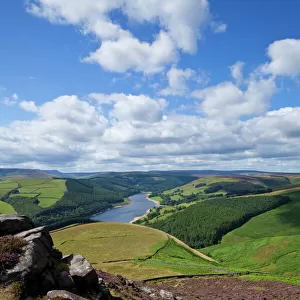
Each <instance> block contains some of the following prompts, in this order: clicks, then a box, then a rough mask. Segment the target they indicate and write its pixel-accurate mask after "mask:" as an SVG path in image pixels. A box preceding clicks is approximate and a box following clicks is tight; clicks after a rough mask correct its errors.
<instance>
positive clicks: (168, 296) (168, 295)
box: [159, 290, 175, 300]
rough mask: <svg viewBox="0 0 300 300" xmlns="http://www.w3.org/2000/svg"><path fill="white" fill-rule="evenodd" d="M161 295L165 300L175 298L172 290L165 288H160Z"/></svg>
mask: <svg viewBox="0 0 300 300" xmlns="http://www.w3.org/2000/svg"><path fill="white" fill-rule="evenodd" d="M159 295H160V297H161V298H162V299H165V300H174V299H175V298H174V296H173V294H172V293H171V292H168V291H165V290H160V291H159Z"/></svg>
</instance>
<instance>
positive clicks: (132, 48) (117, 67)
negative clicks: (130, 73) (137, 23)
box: [83, 32, 177, 73]
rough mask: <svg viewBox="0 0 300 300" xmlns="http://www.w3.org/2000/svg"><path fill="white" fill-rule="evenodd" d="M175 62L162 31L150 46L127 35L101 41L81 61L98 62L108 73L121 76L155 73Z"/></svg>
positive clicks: (169, 40)
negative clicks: (95, 49) (127, 72)
mask: <svg viewBox="0 0 300 300" xmlns="http://www.w3.org/2000/svg"><path fill="white" fill-rule="evenodd" d="M176 60H177V52H176V49H175V47H174V44H173V42H172V40H171V39H170V37H169V36H168V35H167V34H166V33H165V32H160V34H159V35H158V36H157V38H156V39H155V41H154V42H153V43H152V44H149V43H146V42H140V41H139V40H138V39H136V38H134V37H132V36H130V35H129V36H124V37H121V38H120V39H118V40H116V41H111V40H107V41H103V42H102V44H101V47H100V48H99V49H98V50H97V51H96V52H93V53H90V55H89V56H88V57H86V58H84V59H83V61H84V62H87V63H98V64H100V65H101V66H102V67H103V68H104V69H106V70H108V71H114V72H120V73H122V72H126V71H127V70H134V71H136V72H144V73H157V72H160V71H162V70H163V69H164V67H165V66H166V65H167V64H171V63H173V62H175V61H176Z"/></svg>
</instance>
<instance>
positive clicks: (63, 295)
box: [47, 290, 88, 300]
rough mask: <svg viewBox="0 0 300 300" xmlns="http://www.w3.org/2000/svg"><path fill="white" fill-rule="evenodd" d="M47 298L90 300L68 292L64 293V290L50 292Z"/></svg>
mask: <svg viewBox="0 0 300 300" xmlns="http://www.w3.org/2000/svg"><path fill="white" fill-rule="evenodd" d="M47 297H48V299H55V298H58V297H60V298H63V299H67V300H88V299H86V298H82V297H80V296H78V295H75V294H73V293H70V292H68V291H63V290H54V291H50V292H48V293H47Z"/></svg>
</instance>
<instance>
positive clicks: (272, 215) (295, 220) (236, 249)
mask: <svg viewBox="0 0 300 300" xmlns="http://www.w3.org/2000/svg"><path fill="white" fill-rule="evenodd" d="M288 195H289V197H290V199H291V200H292V201H291V202H290V203H288V204H285V205H283V206H281V207H279V208H277V209H274V210H271V211H269V212H266V213H264V214H262V215H259V216H257V217H254V218H252V219H251V220H250V221H249V222H247V223H246V224H245V225H243V226H242V227H240V228H238V229H236V230H234V231H232V232H230V233H228V234H227V235H225V236H224V237H223V239H222V242H221V244H219V245H215V246H211V247H208V248H205V249H202V250H201V251H203V252H204V253H205V254H207V255H209V256H211V257H213V258H214V259H216V260H218V261H220V262H222V264H223V265H224V266H227V265H228V266H229V265H233V264H234V265H236V266H237V267H241V268H248V269H251V270H259V271H264V272H270V273H271V274H276V275H284V276H299V275H300V235H299V232H300V218H299V216H300V192H293V193H290V194H288Z"/></svg>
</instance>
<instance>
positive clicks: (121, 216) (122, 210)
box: [91, 194, 156, 223]
mask: <svg viewBox="0 0 300 300" xmlns="http://www.w3.org/2000/svg"><path fill="white" fill-rule="evenodd" d="M129 199H130V201H131V203H130V204H128V205H124V206H122V207H118V208H113V209H111V210H109V211H106V212H104V213H101V214H99V215H95V216H93V217H92V218H91V219H92V220H96V221H103V222H121V223H130V222H131V221H132V220H133V219H134V218H136V217H140V216H143V215H144V214H145V213H146V212H147V210H149V209H150V208H153V207H155V206H156V204H155V203H154V202H153V201H150V200H148V199H147V195H146V194H137V195H134V196H131V197H129Z"/></svg>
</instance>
